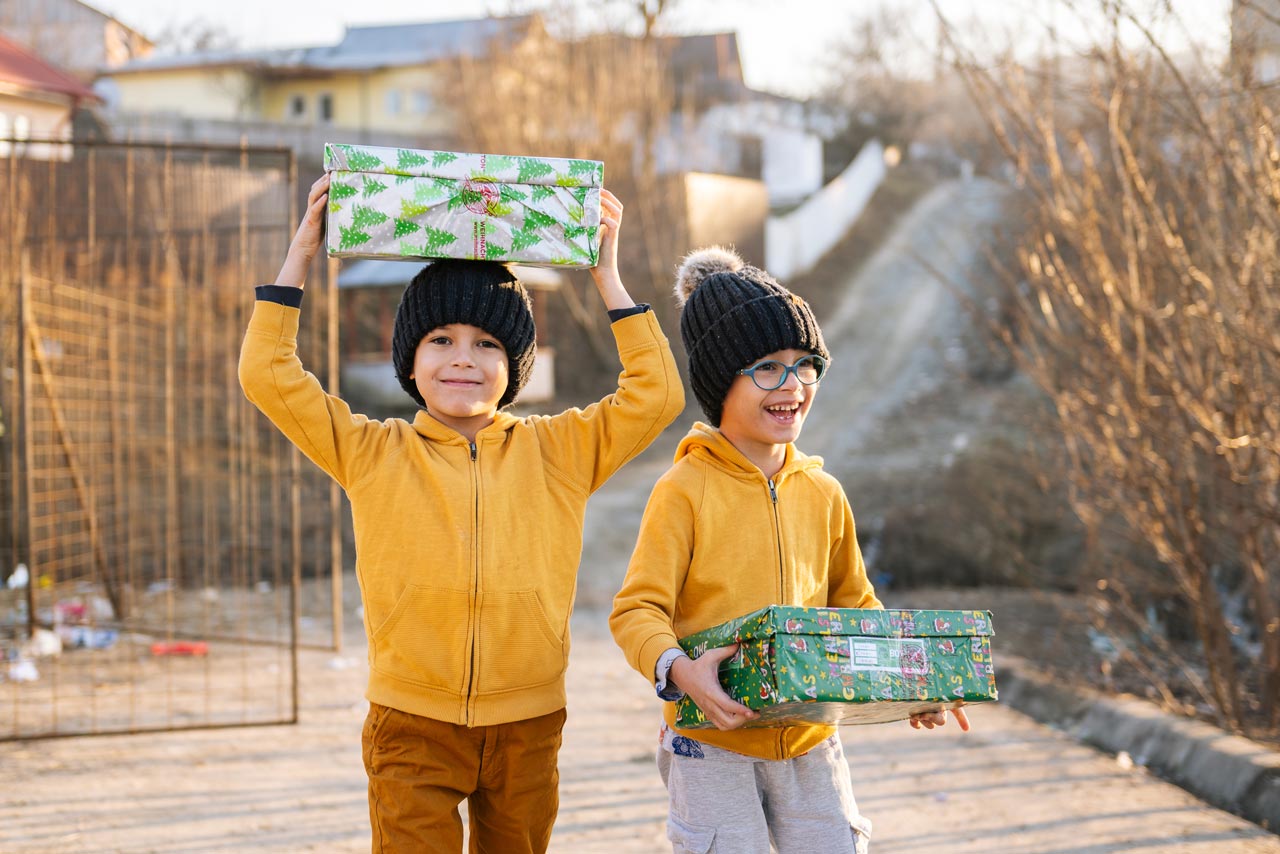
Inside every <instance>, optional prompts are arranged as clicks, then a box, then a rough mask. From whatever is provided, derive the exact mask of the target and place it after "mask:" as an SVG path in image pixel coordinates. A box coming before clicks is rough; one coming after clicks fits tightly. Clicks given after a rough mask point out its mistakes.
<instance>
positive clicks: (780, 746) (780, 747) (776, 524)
mask: <svg viewBox="0 0 1280 854" xmlns="http://www.w3.org/2000/svg"><path fill="white" fill-rule="evenodd" d="M766 480H767V481H768V483H769V500H770V501H771V502H773V542H774V544H775V545H776V546H777V547H778V597H779V602H784V601H786V591H785V590H783V587H785V586H786V582H785V580H784V579H785V575H786V572H785V570H784V568H783V565H782V520H781V519H779V518H778V487H777V485H776V484H775V483H774V482H773V478H766ZM777 733H778V737H777V748H776V749H777V755H778V756H782V755H784V754H783V751H784V750H785V747H786V745H785V744H784V743H783V742H784V741H785V739H784V738H783V730H781V729H779V730H778V731H777Z"/></svg>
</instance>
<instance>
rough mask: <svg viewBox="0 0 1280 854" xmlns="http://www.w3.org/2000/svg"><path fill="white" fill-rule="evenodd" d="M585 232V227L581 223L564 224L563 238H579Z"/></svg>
mask: <svg viewBox="0 0 1280 854" xmlns="http://www.w3.org/2000/svg"><path fill="white" fill-rule="evenodd" d="M586 234H587V228H586V226H583V225H566V226H565V227H564V239H565V240H570V241H574V240H581V239H582V238H583V237H585V236H586Z"/></svg>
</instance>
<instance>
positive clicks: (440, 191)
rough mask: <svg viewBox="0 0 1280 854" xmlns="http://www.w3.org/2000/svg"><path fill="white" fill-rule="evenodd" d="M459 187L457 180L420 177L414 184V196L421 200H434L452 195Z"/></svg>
mask: <svg viewBox="0 0 1280 854" xmlns="http://www.w3.org/2000/svg"><path fill="white" fill-rule="evenodd" d="M457 189H458V182H457V181H450V180H448V179H444V178H436V179H434V180H431V181H426V180H422V179H418V183H416V184H414V185H413V197H414V199H415V200H416V201H419V202H434V201H438V200H439V199H443V198H447V197H448V196H452V195H453V194H454V193H455V192H457Z"/></svg>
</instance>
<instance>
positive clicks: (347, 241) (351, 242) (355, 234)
mask: <svg viewBox="0 0 1280 854" xmlns="http://www.w3.org/2000/svg"><path fill="white" fill-rule="evenodd" d="M338 230H339V231H340V232H341V233H342V238H341V239H340V240H339V241H338V249H339V250H340V251H346V250H348V249H354V248H356V247H357V246H359V245H361V244H362V243H368V242H369V240H370V238H369V235H368V233H366V232H363V231H361V230H360V229H359V228H356V227H355V226H354V225H353V226H351V227H347V226H345V225H340V226H338Z"/></svg>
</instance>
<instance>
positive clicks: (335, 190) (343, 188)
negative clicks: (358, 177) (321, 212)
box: [329, 180, 360, 199]
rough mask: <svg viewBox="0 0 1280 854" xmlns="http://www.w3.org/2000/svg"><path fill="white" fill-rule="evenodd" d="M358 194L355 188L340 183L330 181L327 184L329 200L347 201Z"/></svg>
mask: <svg viewBox="0 0 1280 854" xmlns="http://www.w3.org/2000/svg"><path fill="white" fill-rule="evenodd" d="M358 192H360V191H359V190H357V189H356V188H355V187H353V186H351V185H350V184H347V183H344V182H342V181H337V180H331V181H330V182H329V198H330V199H349V198H351V197H352V196H354V195H355V194H356V193H358Z"/></svg>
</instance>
